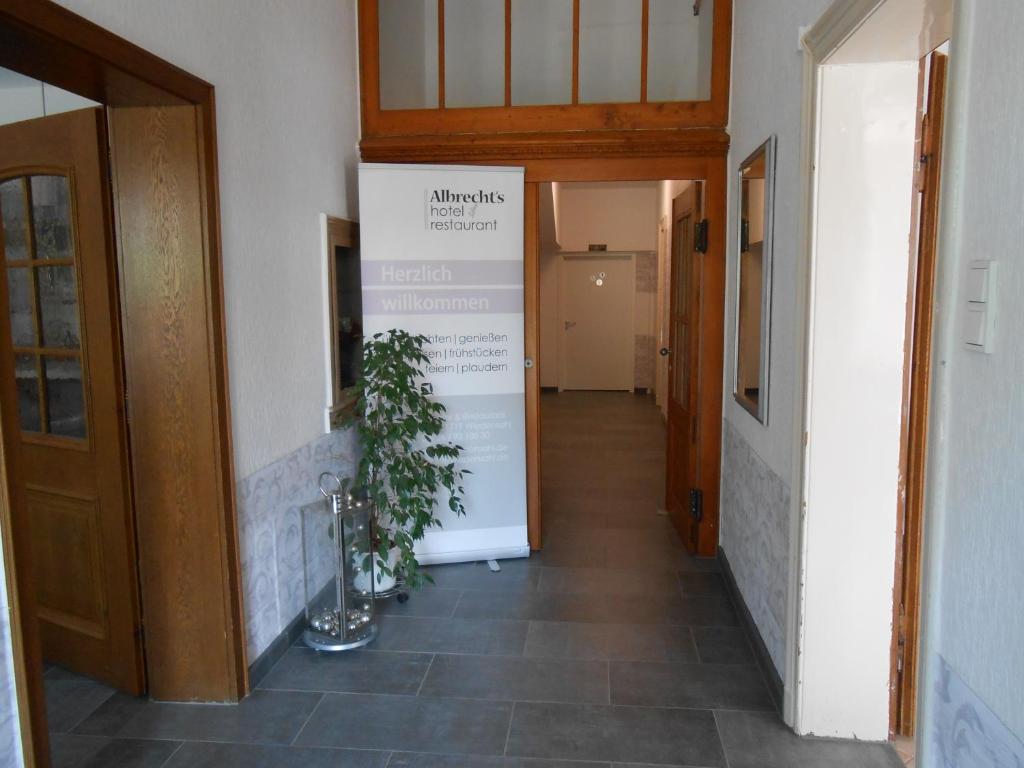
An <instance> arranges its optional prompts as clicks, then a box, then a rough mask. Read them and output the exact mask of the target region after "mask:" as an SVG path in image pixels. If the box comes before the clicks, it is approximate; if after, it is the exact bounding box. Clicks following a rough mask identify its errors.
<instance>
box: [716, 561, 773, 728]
mask: <svg viewBox="0 0 1024 768" xmlns="http://www.w3.org/2000/svg"><path fill="white" fill-rule="evenodd" d="M718 563H719V565H721V567H722V576H723V577H725V586H726V589H728V590H729V596H730V597H732V601H733V603H734V604H735V605H736V607H737V609H739V613H740V618H741V619H742V621H743V624H744V626H745V627H746V629H747V633H748V634H749V635H750V637H751V638H752V639H753V645H754V657H755V658H756V659H757V665H758V666H759V667H760V668H761V673H762V674H763V675H764V679H765V682H767V683H768V693H769V694H770V695H771V697H772V701H774V702H775V708H776V709H777V710H779V712H780V713H781V712H782V693H783V685H782V676H781V675H779V671H778V670H777V669H775V664H774V663H773V662H772V657H771V655H770V654H769V653H768V646H766V645H765V644H764V640H762V639H761V633H760V632H759V631H758V629H757V625H756V624H755V623H754V617H753V616H752V615H751V613H750V609H749V608H748V607H747V602H746V600H744V599H743V594H742V593H741V592H740V589H739V587H738V586H737V585H736V577H735V576H734V575H733V573H732V566H731V565H729V558H728V557H727V556H726V554H725V550H724V549H722V548H721V547H719V548H718Z"/></svg>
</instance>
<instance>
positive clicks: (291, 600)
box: [237, 429, 356, 663]
mask: <svg viewBox="0 0 1024 768" xmlns="http://www.w3.org/2000/svg"><path fill="white" fill-rule="evenodd" d="M355 460H356V440H355V433H354V432H353V431H352V430H351V429H349V430H344V431H337V432H330V433H328V434H326V435H321V436H320V437H318V438H316V439H315V440H313V441H311V442H309V443H307V444H306V445H304V446H302V447H301V448H299V449H298V450H297V451H294V452H292V453H291V454H289V455H287V456H285V457H284V458H282V459H279V460H278V461H275V462H274V463H273V464H270V465H268V466H266V467H264V468H263V469H260V470H258V471H256V472H254V473H253V474H251V475H249V476H248V477H247V478H245V479H244V480H241V481H239V482H238V486H237V500H238V532H239V547H240V548H241V554H242V585H243V589H244V600H245V622H246V635H247V637H246V640H247V648H248V654H249V662H250V663H252V662H253V661H255V660H256V658H257V657H258V656H259V655H260V654H261V653H262V652H263V651H264V650H265V649H266V648H267V646H269V645H270V643H271V641H273V640H274V638H275V637H277V636H278V635H279V634H280V633H281V632H282V631H283V630H284V629H285V627H287V626H288V624H289V623H290V622H291V621H292V620H293V619H294V618H295V617H296V616H298V615H299V613H300V612H301V611H302V610H303V607H304V605H303V600H304V594H305V593H304V585H303V565H302V537H301V533H300V530H301V527H300V519H299V518H300V515H299V508H300V507H301V506H302V505H304V504H308V503H309V502H311V501H315V500H317V499H318V498H320V492H319V490H318V486H317V479H318V478H319V476H320V473H321V472H327V471H330V472H336V473H337V472H340V473H342V474H343V475H350V474H352V472H353V470H354V467H355ZM312 538H315V537H312ZM310 539H311V537H310V536H307V541H309V540H310ZM322 540H325V539H322Z"/></svg>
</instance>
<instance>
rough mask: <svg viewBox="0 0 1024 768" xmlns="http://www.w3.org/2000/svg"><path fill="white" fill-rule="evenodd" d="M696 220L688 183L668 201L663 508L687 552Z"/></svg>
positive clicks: (693, 524) (693, 480) (693, 531)
mask: <svg viewBox="0 0 1024 768" xmlns="http://www.w3.org/2000/svg"><path fill="white" fill-rule="evenodd" d="M700 221H701V184H700V183H698V182H694V183H692V184H690V186H689V187H687V188H686V190H684V191H683V192H682V193H681V194H680V195H679V196H678V197H676V198H675V200H673V201H672V262H671V267H670V270H671V271H670V277H669V280H670V285H669V287H670V291H669V303H670V313H669V318H670V320H669V358H668V360H669V363H668V378H669V386H668V392H669V398H668V454H667V473H666V491H665V496H666V505H667V507H668V511H669V514H670V515H671V517H672V522H673V523H674V524H675V526H676V529H677V530H678V531H679V533H680V535H681V536H682V538H683V543H684V544H685V545H686V547H687V549H688V550H690V551H691V552H695V551H696V550H697V543H698V534H699V522H700V521H699V519H698V516H697V515H696V514H694V512H698V511H699V510H697V509H696V508H694V506H695V505H697V504H699V500H698V499H697V498H691V491H692V490H696V489H697V488H698V478H697V471H698V466H699V458H700V457H699V445H700V444H699V437H700V436H699V434H698V428H699V418H698V416H699V414H698V412H697V408H698V402H699V399H698V395H699V393H698V381H699V377H698V375H699V371H700V335H701V334H700V331H701V329H700V309H701V274H700V267H701V261H700V259H699V258H698V257H699V254H698V253H697V252H696V251H695V243H694V235H695V228H696V226H697V224H698V223H699V222H700Z"/></svg>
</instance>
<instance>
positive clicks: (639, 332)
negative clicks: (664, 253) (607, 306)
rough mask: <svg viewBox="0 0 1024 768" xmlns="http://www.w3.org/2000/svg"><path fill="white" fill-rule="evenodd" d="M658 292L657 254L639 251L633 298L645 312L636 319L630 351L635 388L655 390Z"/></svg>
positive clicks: (641, 311)
mask: <svg viewBox="0 0 1024 768" xmlns="http://www.w3.org/2000/svg"><path fill="white" fill-rule="evenodd" d="M657 292H658V254H656V253H655V252H654V251H638V252H637V254H636V294H637V296H636V298H637V308H638V313H639V314H642V315H648V316H647V317H642V318H641V317H637V318H636V320H635V323H636V324H635V326H634V327H635V329H636V331H635V342H634V353H633V361H634V362H633V386H634V387H635V388H636V389H654V378H655V375H656V374H655V369H656V362H655V360H656V358H655V346H656V344H657V340H656V338H655V335H654V334H655V328H654V325H653V324H652V323H653V321H654V314H653V313H654V307H655V304H656V302H657Z"/></svg>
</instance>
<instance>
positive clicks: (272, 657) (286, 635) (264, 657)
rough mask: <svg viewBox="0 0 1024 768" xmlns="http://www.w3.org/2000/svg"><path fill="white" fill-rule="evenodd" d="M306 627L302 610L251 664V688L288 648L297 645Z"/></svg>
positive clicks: (256, 684) (254, 687)
mask: <svg viewBox="0 0 1024 768" xmlns="http://www.w3.org/2000/svg"><path fill="white" fill-rule="evenodd" d="M305 628H306V612H305V611H301V612H300V613H299V615H298V616H296V617H295V618H294V619H292V620H291V621H290V622H289V623H288V626H286V627H285V628H284V629H283V630H281V633H280V634H279V635H278V636H277V637H275V638H274V639H273V640H271V641H270V645H268V646H267V648H266V650H264V651H263V653H261V654H260V655H259V656H258V657H257V658H256V661H254V662H253V663H252V664H250V665H249V690H250V691H252V690H255V689H256V686H258V685H259V684H260V682H261V681H262V680H263V678H264V677H266V676H267V673H268V672H270V670H271V669H273V668H274V665H275V664H277V662H279V661H280V660H281V657H282V656H284V655H285V653H287V651H288V649H289V648H291V647H292V646H293V645H295V641H296V640H298V639H299V637H300V636H301V635H302V632H303V630H305Z"/></svg>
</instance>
